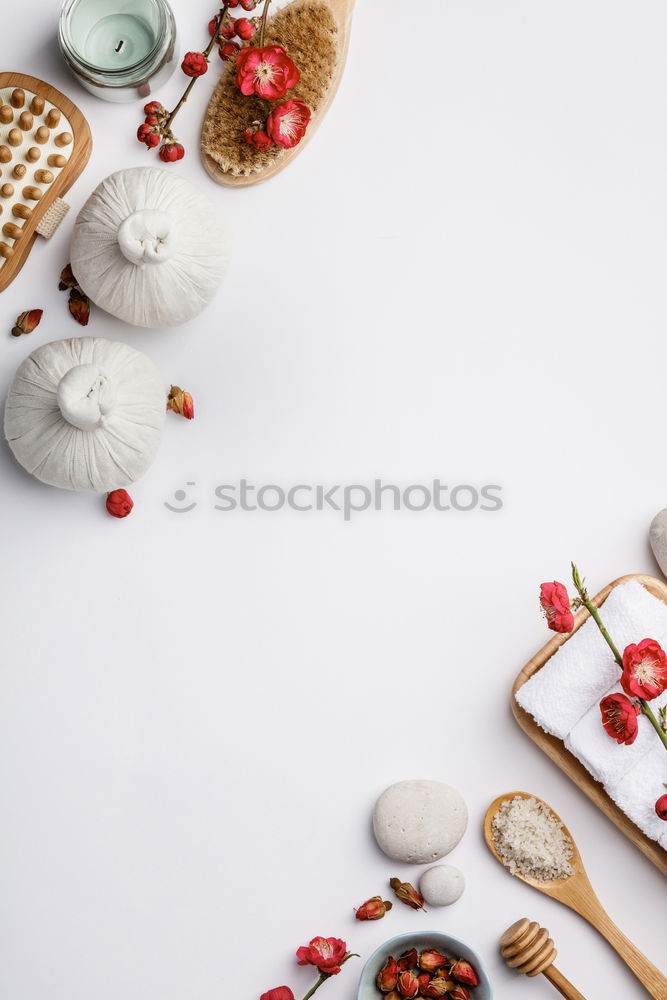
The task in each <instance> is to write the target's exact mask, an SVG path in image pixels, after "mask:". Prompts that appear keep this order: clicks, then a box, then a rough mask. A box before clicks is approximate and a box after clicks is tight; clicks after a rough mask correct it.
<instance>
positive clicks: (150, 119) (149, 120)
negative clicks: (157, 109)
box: [146, 115, 159, 128]
mask: <svg viewBox="0 0 667 1000" xmlns="http://www.w3.org/2000/svg"><path fill="white" fill-rule="evenodd" d="M146 124H147V125H150V127H151V128H155V127H156V126H157V125H158V124H159V122H158V117H157V115H146Z"/></svg>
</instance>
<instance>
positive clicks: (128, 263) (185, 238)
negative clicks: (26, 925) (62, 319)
mask: <svg viewBox="0 0 667 1000" xmlns="http://www.w3.org/2000/svg"><path fill="white" fill-rule="evenodd" d="M228 242H229V241H228V237H227V234H226V230H225V226H224V224H223V222H222V221H221V212H220V210H219V209H218V208H215V207H214V206H213V205H211V204H210V203H209V201H208V200H207V199H206V198H205V197H204V196H203V195H202V194H200V192H199V191H198V190H197V189H196V188H195V187H194V186H193V185H192V184H191V183H190V182H189V181H187V180H185V179H184V178H183V177H178V176H177V175H175V174H173V173H172V172H171V171H170V170H162V169H160V168H159V167H133V168H131V169H129V170H121V171H118V173H115V174H112V175H111V176H110V177H107V178H106V180H104V181H102V183H101V184H100V185H99V186H98V187H97V188H96V190H95V191H94V192H93V194H92V195H91V196H90V198H89V199H88V201H87V202H86V204H85V205H84V207H83V209H82V210H81V212H80V214H79V217H78V219H77V221H76V224H75V227H74V236H73V239H72V249H71V257H70V259H71V264H72V270H73V272H74V274H75V275H76V279H77V281H78V282H79V284H80V286H81V288H82V289H83V291H84V292H85V293H86V295H88V297H89V298H90V299H91V300H92V301H93V302H94V303H95V304H96V305H98V306H100V308H102V309H105V310H106V311H107V312H108V313H111V314H112V315H113V316H117V317H118V318H119V319H122V320H124V321H125V322H126V323H131V324H133V325H134V326H149V327H163V326H176V325H178V324H179V323H185V322H186V321H187V320H189V319H192V318H193V317H194V316H196V315H197V314H198V313H199V312H200V311H201V310H202V309H203V308H204V307H205V306H206V305H207V304H208V303H209V302H210V301H211V299H212V298H213V296H214V295H215V293H216V291H217V289H218V287H219V285H220V282H221V281H222V279H223V277H224V275H225V272H226V270H227V263H228V258H229V250H228Z"/></svg>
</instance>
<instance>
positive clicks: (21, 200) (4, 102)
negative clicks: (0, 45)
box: [0, 73, 92, 292]
mask: <svg viewBox="0 0 667 1000" xmlns="http://www.w3.org/2000/svg"><path fill="white" fill-rule="evenodd" d="M91 149H92V139H91V135H90V129H89V127H88V123H87V121H86V119H85V118H84V117H83V115H82V114H81V112H80V111H79V109H78V108H77V107H76V106H75V105H74V104H72V102H71V101H70V100H69V99H68V98H67V97H65V95H64V94H61V93H60V92H59V91H58V90H55V89H54V88H53V87H51V86H50V85H49V84H48V83H44V82H43V81H42V80H37V79H36V78H35V77H33V76H24V75H23V74H22V73H0V292H2V291H4V289H5V288H7V286H8V285H9V284H10V283H11V282H12V281H13V280H14V278H15V277H16V275H17V274H18V273H19V271H20V270H21V268H22V267H23V265H24V264H25V262H26V259H27V257H28V254H29V253H30V250H31V249H32V246H33V243H34V242H35V239H36V237H37V236H38V235H39V236H43V237H45V238H46V239H48V238H49V237H51V236H52V235H53V233H54V232H55V231H56V229H57V228H58V226H59V224H60V223H61V222H62V220H63V218H64V217H65V214H66V213H67V211H68V206H67V205H66V204H65V202H64V201H63V200H62V195H63V194H65V192H66V191H69V189H70V188H71V186H72V184H73V183H74V181H75V180H76V179H77V177H78V176H79V174H80V173H81V171H82V170H83V168H84V167H85V165H86V163H87V162H88V160H89V158H90V152H91Z"/></svg>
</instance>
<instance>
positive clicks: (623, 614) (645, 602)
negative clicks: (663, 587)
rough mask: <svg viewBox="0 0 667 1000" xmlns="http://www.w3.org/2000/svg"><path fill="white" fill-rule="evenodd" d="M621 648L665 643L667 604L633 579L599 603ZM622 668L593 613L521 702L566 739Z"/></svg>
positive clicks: (522, 694) (529, 686)
mask: <svg viewBox="0 0 667 1000" xmlns="http://www.w3.org/2000/svg"><path fill="white" fill-rule="evenodd" d="M600 614H601V616H602V620H603V622H604V624H605V625H606V626H607V628H608V630H609V634H610V635H611V637H612V639H613V640H614V642H615V643H616V645H617V646H618V648H619V650H620V651H621V653H622V652H623V649H624V648H625V646H627V645H629V644H630V643H631V642H641V640H642V639H647V638H651V639H656V640H657V641H658V642H660V643H661V645H662V644H664V645H666V646H667V605H665V603H664V602H663V601H661V600H660V599H659V598H657V597H654V596H653V595H652V594H649V592H648V590H646V589H645V588H644V587H642V585H641V584H640V583H638V582H637V581H636V580H630V581H628V583H623V584H621V585H620V586H618V587H615V588H614V589H613V590H612V592H611V594H610V595H609V597H608V598H607V600H606V601H605V602H604V604H603V606H602V608H601V609H600ZM620 673H621V671H620V669H619V667H618V664H617V663H616V662H615V660H614V658H613V656H612V655H611V652H610V650H609V647H608V646H607V643H606V642H605V641H604V639H603V638H602V636H601V635H600V631H599V629H598V627H597V625H596V624H595V622H594V621H593V620H592V619H589V620H588V621H587V622H586V624H585V625H583V626H582V627H581V628H580V629H579V631H578V632H577V633H576V634H575V635H573V636H572V638H570V639H568V640H567V642H566V643H564V645H563V646H562V647H561V648H560V649H559V650H558V652H557V653H555V654H554V656H552V657H551V659H550V660H549V661H548V662H547V663H546V664H545V665H544V666H543V667H542V669H541V670H539V671H538V672H537V673H536V674H535V675H534V676H533V677H531V679H530V680H529V681H527V682H526V684H524V685H523V687H521V688H520V690H519V691H518V693H517V696H516V700H517V702H518V703H519V705H520V706H521V707H522V708H524V709H525V710H526V711H527V712H530V714H531V715H532V716H533V718H534V719H535V721H536V722H537V724H538V725H539V726H541V727H542V729H544V730H546V732H547V733H551V734H552V735H553V736H557V737H558V738H559V739H561V740H564V739H565V737H566V736H567V735H568V734H569V733H570V732H572V730H573V729H574V727H575V726H576V724H577V723H578V722H579V720H580V719H582V718H583V716H584V715H585V714H586V712H588V710H589V709H591V708H592V707H593V706H594V705H597V704H598V703H599V701H600V699H601V698H602V697H603V696H604V694H605V693H606V692H607V691H608V690H609V688H610V687H611V686H612V685H613V684H615V683H617V681H618V679H619V677H620Z"/></svg>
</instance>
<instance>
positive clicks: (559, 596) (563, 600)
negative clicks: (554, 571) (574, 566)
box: [540, 580, 574, 632]
mask: <svg viewBox="0 0 667 1000" xmlns="http://www.w3.org/2000/svg"><path fill="white" fill-rule="evenodd" d="M540 604H541V605H542V610H543V611H544V616H545V618H546V620H547V625H548V626H549V628H550V629H551V630H552V632H571V631H572V629H573V628H574V615H573V614H572V611H571V610H570V598H569V597H568V595H567V590H566V589H565V587H564V586H563V584H562V583H559V582H558V580H554V581H553V583H543V584H541V585H540Z"/></svg>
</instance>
